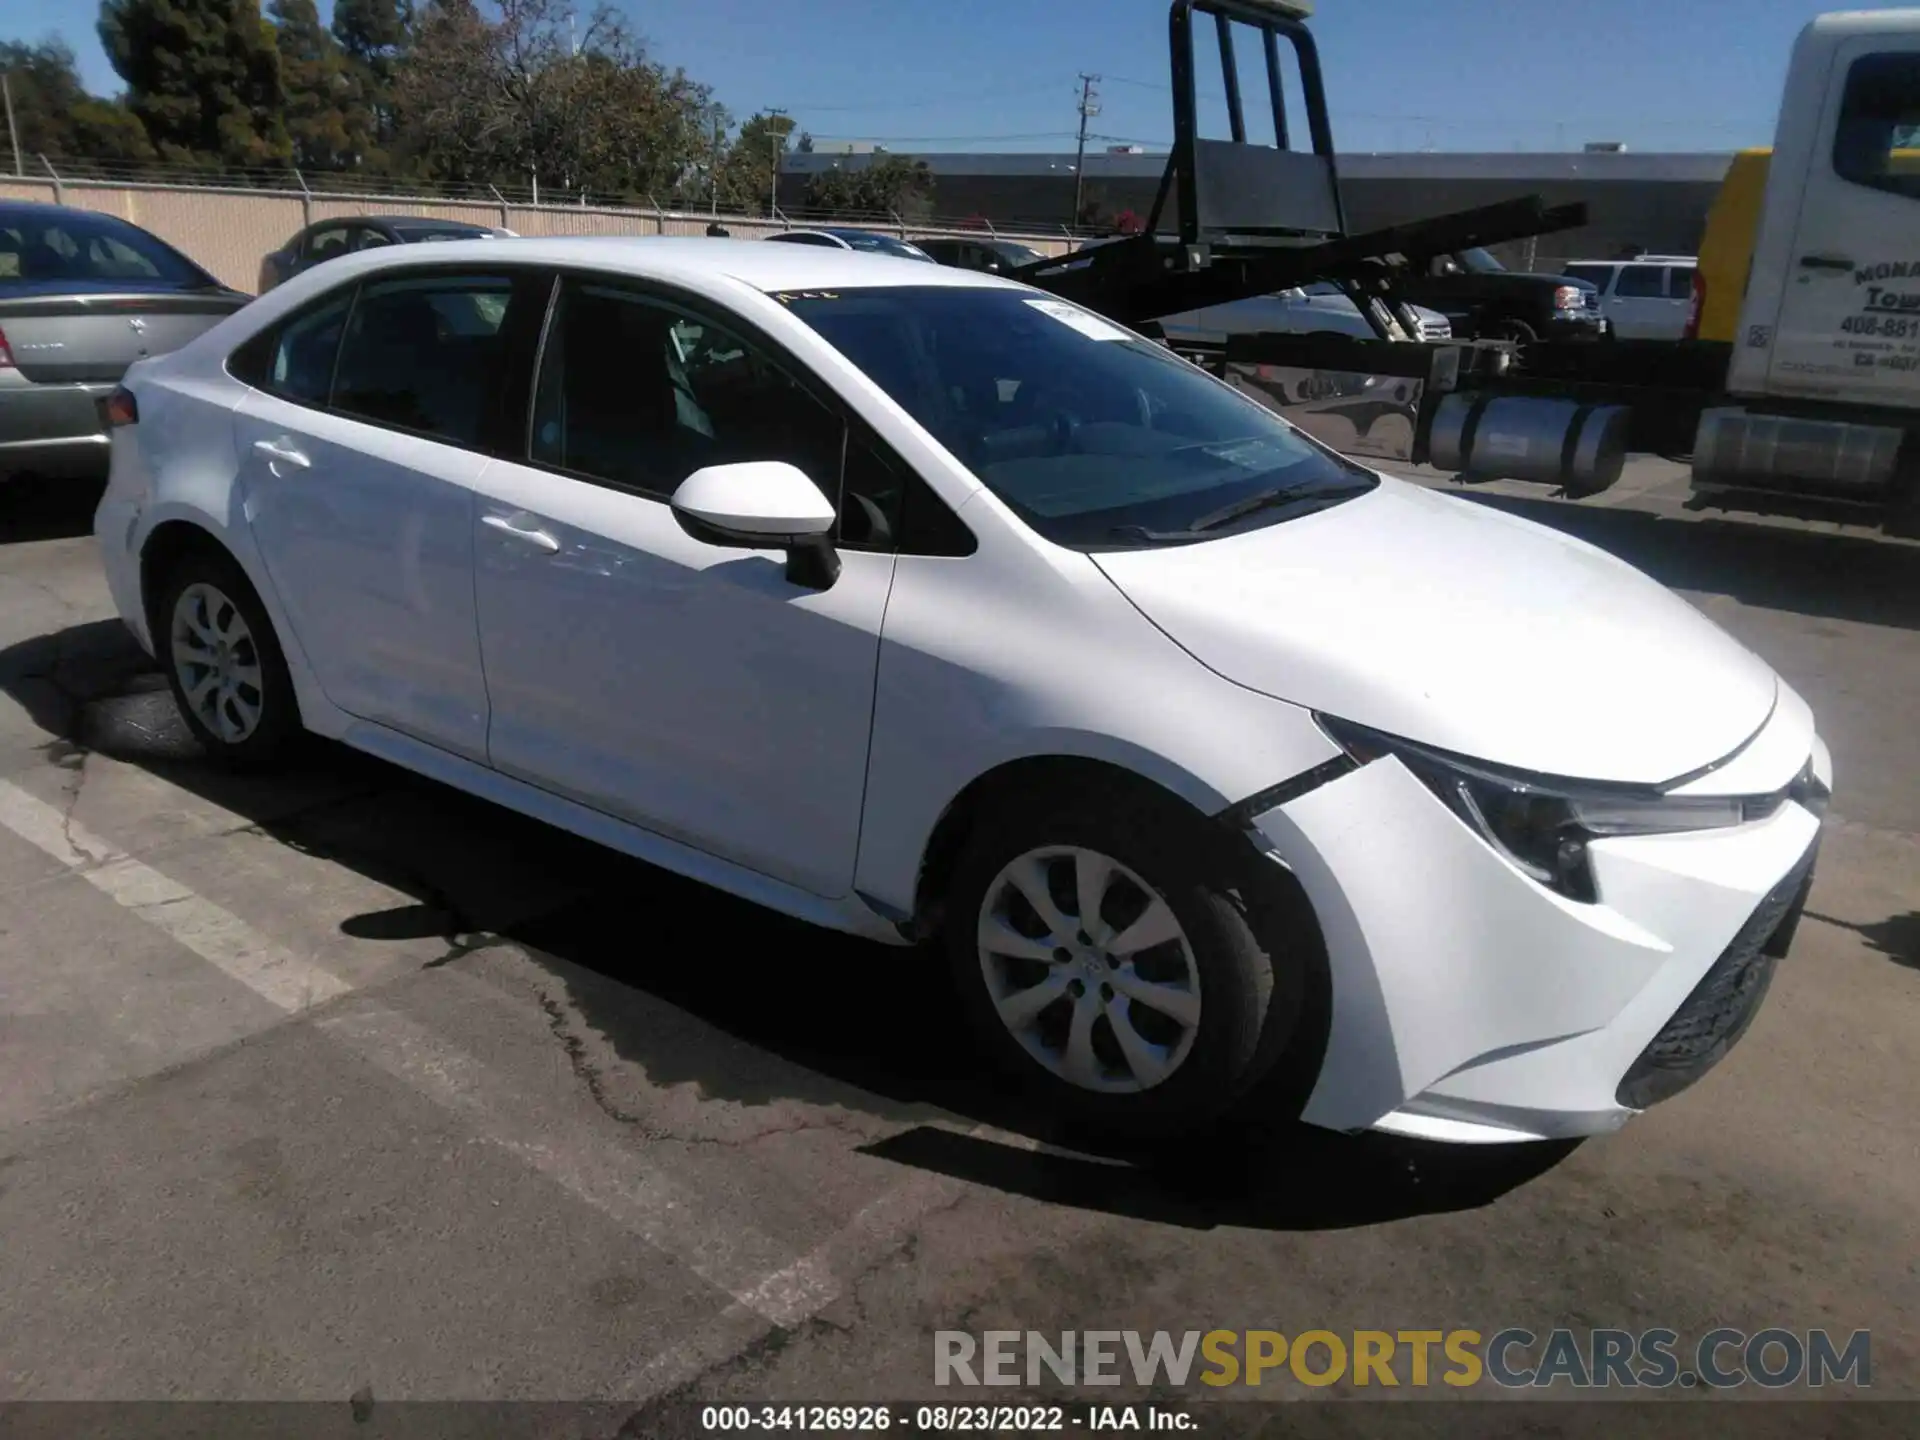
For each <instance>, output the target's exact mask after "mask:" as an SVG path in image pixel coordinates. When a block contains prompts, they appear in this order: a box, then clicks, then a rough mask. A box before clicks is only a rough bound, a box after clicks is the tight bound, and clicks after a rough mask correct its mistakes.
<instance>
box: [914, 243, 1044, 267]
mask: <svg viewBox="0 0 1920 1440" xmlns="http://www.w3.org/2000/svg"><path fill="white" fill-rule="evenodd" d="M919 246H920V249H921V250H922V251H923V252H924V253H925V254H927V255H929V256H931V257H932V258H933V260H934V262H935V263H936V264H940V265H956V266H958V267H959V268H960V269H962V270H984V271H985V272H986V273H987V274H989V275H1001V274H1005V273H1006V272H1007V271H1009V270H1018V269H1020V268H1021V267H1022V266H1023V265H1034V264H1038V263H1039V262H1040V261H1042V260H1044V259H1046V258H1047V257H1046V256H1044V255H1042V254H1041V253H1040V252H1039V251H1038V250H1035V249H1034V248H1033V247H1032V246H1031V245H1022V244H1021V243H1020V242H1019V241H1017V240H1002V239H1000V238H999V237H998V236H991V235H987V236H968V237H965V238H960V237H956V236H945V235H943V236H936V237H932V238H929V239H925V240H922V241H920V242H919Z"/></svg>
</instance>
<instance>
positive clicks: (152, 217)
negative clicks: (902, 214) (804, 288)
mask: <svg viewBox="0 0 1920 1440" xmlns="http://www.w3.org/2000/svg"><path fill="white" fill-rule="evenodd" d="M0 199H8V200H32V201H39V202H43V203H56V204H62V205H73V206H77V207H79V208H82V209H86V210H99V211H103V212H105V213H106V214H109V215H117V216H119V217H120V218H121V219H123V220H130V221H132V222H133V223H134V224H136V225H138V226H140V227H141V228H142V229H145V230H149V231H151V232H152V233H153V234H155V235H158V236H159V237H160V238H161V239H162V240H165V241H166V242H167V243H168V244H169V245H172V246H173V247H174V248H175V249H177V250H180V251H181V252H183V253H184V254H186V255H188V256H189V257H191V258H192V259H193V260H194V261H195V262H197V263H198V264H200V265H201V266H203V267H205V268H206V269H207V270H209V271H211V272H212V274H213V275H214V277H215V278H216V279H218V280H220V281H222V282H223V283H225V284H228V285H232V286H234V287H235V288H236V289H240V290H246V291H252V290H253V288H254V286H255V285H256V283H257V282H258V278H259V273H260V260H261V257H262V256H264V255H266V254H268V253H269V252H271V251H274V250H277V249H279V248H280V246H281V245H283V244H285V243H286V241H287V239H288V238H289V237H290V236H292V235H293V234H294V233H295V232H296V231H298V230H300V229H301V228H302V227H303V226H305V225H307V224H308V223H310V222H311V221H314V220H325V219H329V218H333V217H336V216H345V215H422V216H431V217H433V218H436V219H444V220H465V221H468V222H470V223H472V224H475V225H500V226H504V227H505V228H507V229H509V230H512V231H515V232H516V233H518V234H521V235H702V234H705V233H706V228H707V225H708V224H709V223H710V221H711V220H712V218H713V217H711V216H710V215H706V214H700V213H692V212H676V211H671V210H669V211H653V210H623V209H603V208H598V207H584V206H577V205H540V206H534V205H515V204H479V203H475V202H472V201H457V200H432V199H423V198H421V197H419V196H398V197H387V196H376V195H318V194H316V195H303V194H302V193H300V192H299V191H262V190H221V189H216V188H204V189H203V188H191V187H185V186H177V185H141V184H107V183H101V182H95V181H66V182H64V183H56V182H55V181H52V180H33V179H24V180H23V179H16V178H13V177H0ZM719 218H720V221H721V223H722V224H724V225H725V226H726V227H727V229H728V230H729V231H731V232H732V233H733V234H734V235H735V236H736V237H739V238H742V239H753V238H756V237H758V236H762V235H767V234H771V233H773V232H775V231H777V230H780V229H782V228H786V227H783V226H782V225H780V224H779V223H776V222H773V221H768V220H765V219H761V218H757V217H751V216H747V217H741V216H732V215H722V216H720V217H719ZM903 233H905V234H906V235H907V236H908V237H909V238H911V237H912V236H915V235H934V234H941V233H947V232H942V231H940V230H937V229H928V228H914V227H907V228H906V229H905V230H904V232H903ZM1019 238H1021V239H1023V240H1024V241H1025V242H1026V243H1027V244H1030V245H1033V246H1034V247H1035V248H1036V249H1039V250H1041V251H1043V252H1044V253H1047V254H1057V253H1059V252H1061V251H1063V250H1065V249H1066V248H1068V247H1067V245H1066V243H1065V242H1064V240H1063V238H1062V237H1061V236H1059V235H1054V236H1045V235H1039V236H1021V237H1019Z"/></svg>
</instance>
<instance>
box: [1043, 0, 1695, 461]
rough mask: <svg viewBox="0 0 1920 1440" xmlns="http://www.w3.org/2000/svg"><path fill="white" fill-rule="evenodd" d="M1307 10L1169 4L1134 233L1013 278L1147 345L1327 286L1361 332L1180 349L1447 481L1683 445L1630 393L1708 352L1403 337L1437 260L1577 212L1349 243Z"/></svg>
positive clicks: (1407, 227) (1298, 418) (1441, 225)
mask: <svg viewBox="0 0 1920 1440" xmlns="http://www.w3.org/2000/svg"><path fill="white" fill-rule="evenodd" d="M1311 11H1312V7H1311V5H1309V4H1304V3H1298V0H1173V3H1172V7H1171V10H1170V13H1169V44H1170V49H1171V55H1172V79H1173V120H1174V141H1173V149H1172V152H1171V153H1170V154H1169V156H1168V158H1167V168H1166V171H1165V173H1164V175H1163V177H1162V179H1161V183H1160V188H1159V193H1158V195H1157V197H1156V199H1155V202H1154V205H1153V209H1152V212H1151V214H1150V216H1149V217H1148V221H1147V224H1146V226H1145V229H1144V231H1143V232H1142V233H1141V234H1138V235H1133V236H1127V237H1122V238H1118V239H1114V240H1110V241H1104V242H1099V243H1096V244H1093V245H1089V246H1087V247H1084V248H1082V249H1081V250H1079V251H1077V252H1075V253H1073V254H1070V255H1065V256H1058V257H1052V258H1049V259H1047V260H1043V261H1040V262H1037V263H1036V264H1033V265H1030V266H1027V267H1024V268H1023V269H1022V270H1021V271H1019V272H1018V278H1020V279H1022V280H1025V281H1027V282H1028V283H1030V284H1033V285H1036V286H1039V287H1041V288H1044V289H1047V290H1050V291H1052V292H1054V293H1055V294H1058V295H1060V296H1062V297H1063V298H1066V299H1070V300H1073V301H1076V302H1078V303H1079V304H1082V305H1085V306H1086V307H1087V308H1089V309H1091V310H1096V311H1098V312H1100V313H1102V314H1104V315H1106V316H1108V317H1109V318H1111V319H1113V320H1115V321H1118V322H1119V323H1121V324H1125V325H1129V326H1133V327H1135V328H1141V329H1143V330H1145V332H1146V333H1149V334H1151V333H1154V330H1153V326H1152V322H1153V321H1155V320H1157V319H1159V318H1160V317H1163V316H1169V315H1178V314H1184V313H1187V312H1191V311H1196V310H1200V309H1203V308H1205V307H1209V306H1217V305H1224V304H1229V303H1231V302H1233V301H1236V300H1242V299H1246V298H1249V297H1252V296H1258V295H1267V294H1272V293H1274V292H1277V291H1281V290H1285V289H1288V288H1291V287H1294V286H1306V285H1312V284H1320V283H1331V284H1333V285H1335V286H1337V287H1338V288H1339V289H1340V290H1342V291H1344V292H1345V293H1346V294H1347V295H1348V297H1349V298H1351V299H1352V300H1353V302H1354V303H1355V304H1356V305H1357V306H1358V307H1359V309H1360V311H1361V314H1362V315H1363V316H1364V317H1365V318H1366V320H1367V322H1368V324H1369V326H1370V327H1371V329H1372V330H1373V332H1374V335H1375V337H1376V338H1375V339H1373V340H1366V339H1357V338H1353V337H1349V336H1340V335H1327V334H1314V335H1300V334H1291V333H1288V334H1274V333H1267V334H1253V335H1235V336H1233V337H1232V338H1231V339H1229V340H1227V341H1226V342H1225V343H1224V344H1213V345H1208V344H1199V343H1187V342H1182V343H1181V344H1179V345H1178V347H1177V348H1179V349H1180V350H1181V351H1182V352H1183V353H1185V354H1187V355H1188V356H1189V358H1192V359H1195V360H1197V361H1199V362H1201V363H1203V364H1206V365H1207V366H1209V368H1212V369H1214V370H1215V371H1216V372H1217V373H1219V374H1221V375H1222V376H1223V377H1224V378H1227V379H1228V380H1230V381H1231V382H1232V383H1234V384H1236V385H1238V386H1239V387H1240V388H1241V389H1243V390H1245V391H1247V392H1249V393H1251V394H1253V395H1255V396H1256V397H1257V398H1259V399H1261V400H1262V401H1263V402H1264V403H1267V404H1269V405H1271V406H1273V408H1275V409H1277V410H1280V411H1282V412H1283V413H1285V414H1287V416H1288V418H1289V419H1291V420H1293V421H1294V422H1295V423H1296V424H1299V425H1301V426H1302V428H1304V429H1306V430H1308V431H1310V432H1311V433H1314V434H1316V435H1318V436H1319V437H1320V438H1322V439H1323V440H1326V441H1327V442H1328V443H1330V444H1333V445H1335V446H1336V447H1338V448H1340V449H1343V450H1346V451H1349V452H1351V453H1355V454H1362V455H1373V456H1377V457H1380V458H1386V459H1397V460H1402V461H1409V462H1413V463H1429V462H1430V463H1433V464H1436V465H1438V466H1440V467H1441V468H1443V469H1449V470H1455V471H1472V470H1474V468H1475V466H1476V463H1481V464H1484V463H1488V462H1489V460H1490V458H1497V460H1498V463H1499V466H1500V468H1501V470H1502V472H1503V473H1506V474H1509V475H1513V476H1515V477H1516V478H1524V479H1535V480H1546V481H1550V482H1553V483H1557V484H1560V485H1562V486H1563V487H1565V488H1566V489H1568V490H1569V491H1571V492H1574V493H1591V492H1594V491H1598V490H1601V489H1604V488H1606V487H1607V486H1608V485H1610V484H1612V483H1613V481H1614V480H1615V479H1617V478H1618V476H1619V474H1620V470H1621V465H1622V463H1623V461H1624V457H1625V454H1626V452H1627V450H1628V449H1629V448H1646V449H1654V450H1661V451H1668V450H1685V449H1686V448H1688V446H1689V445H1690V443H1691V437H1692V425H1693V423H1694V422H1695V421H1697V419H1698V415H1699V409H1700V406H1699V405H1698V404H1695V405H1694V406H1693V407H1692V409H1691V411H1689V410H1688V408H1687V405H1686V404H1685V403H1684V400H1683V401H1682V402H1681V403H1680V404H1678V405H1673V404H1669V405H1666V406H1662V407H1654V408H1649V407H1645V406H1641V407H1637V408H1636V407H1635V406H1634V405H1633V404H1632V403H1631V401H1632V398H1633V395H1635V394H1642V393H1644V386H1645V383H1646V379H1647V376H1648V375H1649V373H1650V370H1649V367H1652V368H1653V369H1654V370H1657V371H1658V372H1659V380H1660V383H1662V384H1663V385H1664V386H1665V387H1666V388H1667V389H1668V391H1669V392H1670V393H1677V394H1680V395H1682V396H1684V395H1687V394H1691V393H1693V392H1695V391H1698V393H1699V394H1700V395H1702V396H1704V395H1706V394H1707V393H1709V392H1710V389H1711V383H1712V377H1713V375H1714V374H1715V373H1716V372H1717V371H1721V370H1724V355H1713V354H1707V353H1704V352H1700V351H1698V350H1697V349H1696V350H1694V351H1689V352H1688V353H1685V354H1677V353H1676V352H1675V351H1674V347H1672V346H1670V345H1668V346H1662V347H1659V349H1658V353H1657V354H1656V353H1651V352H1646V351H1645V347H1643V346H1639V345H1635V344H1633V343H1632V342H1610V343H1607V344H1604V345H1603V344H1596V343H1594V342H1591V341H1569V342H1562V343H1555V342H1544V343H1535V344H1529V345H1527V346H1525V347H1524V353H1525V356H1526V358H1527V360H1528V361H1529V364H1530V365H1531V362H1533V361H1535V360H1537V361H1538V366H1537V368H1529V366H1523V365H1522V363H1521V362H1522V358H1523V347H1522V346H1520V345H1517V344H1515V343H1512V342H1509V341H1495V340H1485V341H1479V340H1451V341H1448V340H1442V341H1431V342H1429V341H1422V340H1416V339H1413V338H1411V337H1413V336H1415V335H1417V334H1418V333H1420V332H1419V331H1418V329H1417V327H1416V326H1415V324H1414V321H1413V315H1412V312H1411V311H1410V309H1409V308H1408V305H1407V302H1406V300H1405V298H1404V296H1403V295H1402V294H1401V289H1402V286H1403V285H1404V283H1405V282H1406V281H1407V280H1408V279H1409V278H1411V277H1414V276H1421V275H1424V274H1426V271H1427V266H1428V265H1429V264H1430V263H1431V262H1432V261H1433V260H1434V259H1435V258H1436V257H1439V256H1445V255H1452V254H1455V253H1458V252H1461V251H1464V250H1468V249H1471V248H1474V247H1484V246H1490V245H1496V244H1499V243H1501V242H1505V241H1513V240H1519V239H1525V238H1527V237H1530V236H1538V235H1546V234H1552V233H1556V232H1560V231H1565V230H1570V229H1576V228H1578V227H1580V226H1583V225H1585V224H1586V222H1587V208H1586V206H1585V205H1583V204H1572V205H1557V206H1554V205H1548V204H1546V203H1545V202H1544V201H1543V200H1542V199H1541V198H1540V197H1539V196H1526V197H1522V198H1519V199H1514V200H1508V201H1503V202H1501V203H1499V204H1494V205H1487V206H1482V207H1479V208H1476V209H1472V210H1465V211H1460V212H1457V213H1454V214H1447V215H1439V216H1435V217H1432V218H1429V219H1423V220H1417V221H1412V222H1409V223H1405V224H1400V225H1393V226H1388V227H1386V228H1384V229H1379V230H1373V231H1367V232H1362V233H1359V234H1353V233H1349V231H1348V228H1347V220H1346V210H1345V206H1344V204H1343V203H1342V200H1341V195H1340V188H1339V166H1338V158H1337V156H1336V154H1335V151H1334V143H1333V132H1332V125H1331V123H1330V121H1329V118H1328V114H1327V102H1326V92H1325V87H1324V83H1323V81H1322V77H1321V71H1320V61H1319V52H1318V49H1317V47H1316V45H1315V43H1314V37H1313V35H1312V33H1311V31H1309V29H1308V28H1307V24H1306V21H1307V18H1308V16H1309V15H1310V14H1311ZM1203 20H1206V21H1210V22H1211V26H1210V28H1211V29H1212V31H1213V36H1214V40H1215V43H1216V44H1217V46H1218V50H1219V57H1220V66H1221V75H1222V78H1223V81H1224V89H1225V101H1226V112H1227V122H1228V127H1229V131H1230V135H1229V137H1228V138H1226V139H1211V138H1207V137H1204V136H1202V135H1201V134H1200V128H1199V113H1198V112H1199V106H1198V87H1197V84H1196V71H1197V65H1196V32H1197V31H1198V30H1199V29H1200V28H1201V22H1202V21H1203ZM1237 30H1241V31H1247V30H1250V31H1251V32H1252V34H1253V35H1254V37H1255V38H1256V39H1257V43H1258V46H1259V50H1260V58H1261V59H1262V60H1263V61H1264V62H1265V71H1266V80H1267V84H1266V95H1265V97H1264V99H1265V101H1266V104H1267V107H1268V109H1269V110H1270V112H1271V120H1272V126H1273V131H1272V133H1273V136H1274V143H1273V144H1271V145H1267V144H1255V143H1251V142H1250V141H1249V139H1248V127H1247V115H1246V101H1245V97H1244V96H1243V95H1242V94H1241V86H1240V80H1239V76H1240V69H1239V64H1238V59H1237V56H1236V53H1235V39H1236V31H1237ZM1289 52H1290V53H1291V55H1292V57H1293V60H1294V67H1293V68H1294V70H1295V72H1296V74H1297V77H1298V83H1299V86H1300V97H1299V98H1300V104H1301V109H1302V111H1303V112H1304V114H1305V117H1306V121H1307V127H1306V128H1307V130H1308V132H1309V133H1308V135H1307V136H1306V137H1304V138H1305V139H1306V141H1307V147H1306V148H1295V147H1294V144H1293V142H1294V141H1295V140H1296V139H1297V138H1300V137H1296V136H1294V135H1293V134H1292V133H1291V132H1290V127H1289V123H1288V106H1287V100H1288V95H1287V88H1286V80H1287V75H1286V70H1287V67H1286V65H1285V64H1284V63H1283V61H1284V58H1285V56H1286V54H1287V53H1289ZM1601 351H1605V352H1608V353H1607V355H1606V356H1605V357H1601V356H1600V355H1599V354H1598V352H1601ZM1602 372H1608V373H1602ZM1609 376H1611V381H1612V382H1617V383H1610V378H1609Z"/></svg>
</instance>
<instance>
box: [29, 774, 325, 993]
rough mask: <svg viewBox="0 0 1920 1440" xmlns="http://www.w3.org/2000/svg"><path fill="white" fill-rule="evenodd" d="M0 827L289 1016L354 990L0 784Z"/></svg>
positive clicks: (53, 811) (75, 824) (83, 828)
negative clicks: (45, 854)
mask: <svg viewBox="0 0 1920 1440" xmlns="http://www.w3.org/2000/svg"><path fill="white" fill-rule="evenodd" d="M0 825H4V826H6V828H7V829H9V830H11V831H12V832H13V833H14V834H16V835H18V836H19V837H20V838H21V839H22V840H25V841H27V842H28V843H30V844H32V845H35V846H38V847H39V848H40V849H41V850H43V851H45V852H46V853H47V854H49V855H51V856H52V857H53V858H54V859H56V860H58V861H59V862H60V863H61V864H63V865H65V866H66V867H67V868H68V869H70V870H71V871H73V873H74V874H76V875H78V876H79V877H80V878H81V879H82V880H85V881H86V882H87V883H88V884H89V885H91V886H93V888H94V889H96V890H98V891H99V892H100V893H101V894H103V895H105V896H107V897H108V898H109V899H111V900H113V901H114V902H115V903H116V904H118V905H121V906H124V907H125V908H126V909H127V910H129V911H131V912H132V913H133V914H135V915H138V916H139V917H140V918H141V919H142V920H145V921H146V922H147V923H148V924H149V925H152V926H153V927H154V928H155V929H158V930H161V931H164V932H165V933H166V934H167V935H169V936H171V937H172V938H173V939H175V940H177V941H179V942H180V943H181V944H182V945H184V946H186V947H187V948H188V949H189V950H191V951H193V953H194V954H196V955H198V956H199V957H200V958H201V959H203V960H205V961H206V962H207V963H208V964H210V965H212V966H214V967H215V968H216V969H218V970H220V971H221V972H223V973H224V974H226V975H229V976H231V977H232V978H233V979H235V980H238V981H239V982H240V983H241V984H242V985H245V986H246V987H247V988H248V989H249V990H252V991H253V992H254V993H255V994H257V995H259V996H261V997H263V998H264V999H266V1000H268V1001H270V1002H271V1003H272V1004H274V1005H276V1006H278V1007H279V1008H280V1009H281V1010H284V1011H286V1012H288V1013H289V1014H291V1013H294V1012H296V1011H300V1010H304V1009H307V1008H308V1007H309V1006H313V1005H318V1004H321V1003H323V1002H324V1001H328V1000H332V999H335V998H337V997H339V996H341V995H344V994H346V993H347V992H348V990H349V989H350V988H351V987H350V986H348V984H347V983H346V982H345V981H344V980H342V979H341V978H340V977H339V976H338V975H335V974H334V973H333V972H332V971H331V970H324V969H322V968H321V967H320V966H318V965H315V964H314V963H313V962H312V961H310V960H304V959H302V958H301V957H300V956H298V955H295V954H294V953H293V952H292V951H291V950H288V949H286V948H285V947H284V946H281V945H276V944H275V943H274V942H273V941H271V940H269V939H267V937H266V936H264V935H262V934H260V932H259V931H257V930H255V929H254V928H253V927H252V926H250V925H248V924H247V923H246V922H245V921H244V920H241V919H240V918H239V917H238V916H236V915H233V914H232V913H231V912H229V911H227V910H223V909H222V908H221V907H220V906H218V905H215V904H214V903H213V902H212V901H211V900H205V899H202V898H201V897H200V896H199V895H196V894H195V893H194V892H193V891H191V890H189V889H187V887H186V886H184V885H182V884H180V883H179V882H177V881H175V880H170V879H168V878H167V877H166V876H165V875H162V874H161V873H160V872H159V871H158V870H155V869H154V868H153V867H152V866H150V865H145V864H142V863H141V862H140V861H138V860H135V859H134V858H133V857H132V856H131V855H128V854H126V853H125V852H124V851H122V850H120V849H118V848H116V847H115V846H113V845H111V844H109V843H108V842H107V841H105V840H103V839H102V838H101V837H100V836H98V835H96V834H94V833H93V832H92V831H91V830H89V829H87V827H86V826H84V825H81V824H79V823H78V822H74V821H69V820H68V819H67V818H66V817H65V816H64V815H62V814H61V813H60V811H59V810H58V809H57V808H55V807H54V806H52V805H49V804H48V803H47V802H46V801H44V800H42V799H40V798H39V797H38V796H36V795H31V794H29V793H28V792H27V791H25V790H22V789H21V788H20V787H19V786H18V785H15V784H13V783H12V782H11V781H6V780H0Z"/></svg>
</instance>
